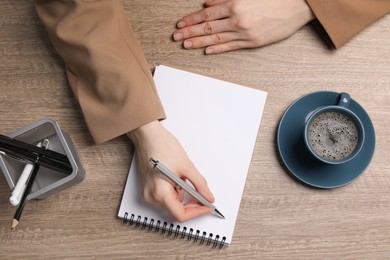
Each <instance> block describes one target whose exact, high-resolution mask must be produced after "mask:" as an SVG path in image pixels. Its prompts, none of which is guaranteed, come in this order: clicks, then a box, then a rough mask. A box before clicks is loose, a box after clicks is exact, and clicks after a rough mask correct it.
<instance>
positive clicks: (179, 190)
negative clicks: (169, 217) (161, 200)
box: [175, 186, 184, 202]
mask: <svg viewBox="0 0 390 260" xmlns="http://www.w3.org/2000/svg"><path fill="white" fill-rule="evenodd" d="M175 190H176V193H177V199H178V200H179V201H180V202H183V199H184V190H183V189H182V188H180V187H178V186H176V187H175Z"/></svg>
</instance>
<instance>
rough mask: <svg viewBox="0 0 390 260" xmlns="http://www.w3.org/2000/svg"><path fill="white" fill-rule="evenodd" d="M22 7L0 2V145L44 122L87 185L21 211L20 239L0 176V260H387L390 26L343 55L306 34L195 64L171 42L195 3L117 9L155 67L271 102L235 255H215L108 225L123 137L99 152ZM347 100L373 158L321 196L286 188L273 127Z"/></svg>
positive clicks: (366, 35) (199, 56)
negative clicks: (293, 110) (313, 104)
mask: <svg viewBox="0 0 390 260" xmlns="http://www.w3.org/2000/svg"><path fill="white" fill-rule="evenodd" d="M30 2H32V1H22V0H14V1H11V0H5V1H1V2H0V51H1V55H0V86H1V91H0V100H1V102H0V122H1V123H0V133H3V134H6V133H9V132H12V131H15V130H16V129H19V128H21V127H23V126H26V125H28V124H30V123H32V122H33V121H36V120H38V119H41V118H43V117H51V118H54V119H55V120H56V121H57V122H58V123H59V125H60V127H61V128H62V130H63V131H65V132H67V133H68V134H70V136H71V137H72V139H73V140H74V142H75V145H76V147H77V150H78V152H79V154H80V157H81V160H82V162H83V165H84V168H85V170H86V178H85V180H84V181H83V182H81V183H80V184H78V185H75V186H72V187H70V188H68V189H66V190H63V191H61V192H58V193H57V194H55V195H53V196H51V197H49V198H47V199H45V200H40V201H31V202H29V203H28V204H27V206H26V208H25V211H24V214H23V218H22V221H21V223H20V224H19V226H18V227H17V230H16V231H15V232H11V230H10V225H11V219H12V217H13V214H14V211H15V208H14V207H12V206H11V205H10V204H9V203H8V198H9V195H10V190H9V188H8V185H7V183H6V181H5V179H4V178H3V177H2V176H0V258H2V259H18V258H22V257H24V258H25V257H28V258H39V259H43V258H50V259H54V258H55V259H56V258H71V259H79V258H104V259H105V258H113V259H114V258H131V259H133V258H147V259H152V258H157V257H158V258H160V259H198V258H200V259H203V258H204V259H206V258H209V259H211V258H213V259H225V258H227V257H231V258H234V259H251V258H256V259H319V258H322V259H388V258H389V257H390V164H389V147H390V120H389V117H390V91H389V88H390V30H389V28H390V16H387V17H385V18H383V19H381V20H379V21H378V22H376V23H375V24H373V25H372V26H370V27H369V28H368V29H366V30H365V31H364V32H362V33H361V34H359V35H358V36H357V37H355V38H354V39H353V40H352V41H350V42H349V43H348V44H347V45H345V46H344V47H342V48H341V49H339V50H337V51H334V50H332V49H329V48H328V47H327V46H326V45H325V44H324V43H323V41H322V39H321V38H320V37H319V36H318V35H317V33H316V31H315V30H314V29H313V28H311V27H310V26H306V27H304V28H303V29H301V30H300V31H298V32H297V33H296V34H295V35H293V36H292V37H290V38H289V39H287V40H285V41H282V42H280V43H277V44H273V45H271V46H267V47H264V48H260V49H254V50H241V51H236V52H231V53H226V54H221V55H216V56H205V55H204V54H203V51H202V50H191V51H188V50H184V49H182V48H181V46H180V44H178V43H174V42H172V40H171V33H172V32H173V31H174V26H175V21H177V19H178V18H179V17H182V16H183V15H185V14H187V13H189V12H191V11H193V10H196V9H199V8H200V7H201V3H202V1H201V0H197V1H184V0H176V1H149V0H133V1H130V0H128V1H125V9H126V12H127V15H128V17H129V19H130V20H131V21H133V27H134V30H135V31H136V32H137V35H138V37H139V40H140V42H141V45H142V47H143V49H144V50H145V54H146V56H147V59H148V61H149V62H150V65H151V67H154V66H155V65H156V64H173V65H177V66H182V67H186V68H191V69H193V70H194V71H197V72H201V73H206V74H210V75H212V76H215V77H218V78H223V79H226V80H231V81H235V82H239V83H241V84H244V85H248V86H252V87H258V88H261V89H264V90H266V91H268V93H269V96H268V99H267V103H266V108H265V111H264V115H263V119H262V122H261V127H260V133H259V136H258V139H257V143H256V148H255V151H254V154H253V158H252V163H251V167H250V171H249V174H248V179H247V182H246V186H245V191H244V195H243V198H242V202H241V208H240V212H239V216H238V220H237V223H236V227H235V233H234V237H233V241H232V244H231V245H230V246H229V247H227V248H224V249H222V250H215V249H212V248H209V247H205V246H200V245H198V244H194V243H192V242H190V243H188V242H186V241H182V240H180V239H174V238H169V237H164V235H161V234H154V233H150V232H145V231H142V230H140V229H134V228H132V227H129V226H126V225H124V224H123V223H122V221H120V220H119V219H118V218H117V217H116V214H117V211H118V207H119V202H120V199H121V196H122V191H123V187H124V183H125V180H126V176H127V172H128V168H129V165H130V159H131V156H132V153H133V146H132V145H131V143H130V142H129V141H128V139H126V138H125V137H120V138H117V139H115V140H112V141H109V142H107V143H105V144H103V145H99V146H95V145H94V144H93V142H92V139H91V136H90V134H89V133H88V130H87V128H86V125H85V123H84V121H83V117H82V115H81V112H80V108H79V106H78V103H77V102H76V100H75V98H74V97H73V96H72V93H71V92H70V90H69V88H68V85H67V81H66V76H65V74H64V69H63V63H62V61H61V59H60V58H59V56H58V55H57V54H56V52H55V50H54V49H53V48H52V46H51V44H50V42H49V39H48V37H47V34H46V32H45V30H44V28H43V26H42V25H41V23H40V21H39V20H38V18H37V16H36V14H35V10H34V9H33V5H32V3H30ZM319 90H329V91H337V92H341V91H345V92H349V93H350V94H351V96H352V97H353V98H354V99H355V100H356V101H357V102H359V104H360V105H362V106H363V107H364V108H365V110H366V111H367V112H368V114H369V115H370V117H371V119H372V122H373V124H374V126H375V131H376V149H375V154H374V158H373V160H372V161H371V164H370V165H369V167H368V168H367V170H366V171H365V172H364V174H363V175H362V176H361V177H360V178H358V179H357V180H356V181H354V182H353V183H351V184H349V185H347V186H344V187H342V188H337V189H330V190H322V189H315V188H311V187H309V186H306V185H303V184H302V183H301V182H298V181H296V180H295V179H293V178H292V177H291V176H290V175H289V174H288V172H287V170H286V168H285V167H284V166H283V164H282V161H281V159H280V157H279V154H278V150H277V146H276V131H277V127H278V124H279V120H280V118H281V116H282V115H283V113H284V111H285V110H286V109H287V108H288V106H289V105H290V104H291V103H292V102H293V101H294V100H296V99H297V98H299V97H301V96H302V95H305V94H307V93H310V92H313V91H319Z"/></svg>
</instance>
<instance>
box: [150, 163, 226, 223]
mask: <svg viewBox="0 0 390 260" xmlns="http://www.w3.org/2000/svg"><path fill="white" fill-rule="evenodd" d="M149 162H150V163H151V164H152V166H153V169H155V170H156V171H158V172H159V173H161V174H163V175H164V176H165V177H167V178H168V179H169V180H170V181H172V182H174V183H175V184H176V185H177V186H179V187H180V188H183V189H184V190H185V191H186V192H188V193H189V194H190V195H191V196H193V197H194V198H195V199H197V200H198V201H199V202H200V203H202V204H203V205H205V206H207V207H209V208H211V209H212V210H213V211H212V213H213V214H214V215H216V216H218V217H220V218H225V217H224V216H223V215H222V213H221V212H220V211H219V210H218V209H217V208H216V207H215V206H214V205H213V204H212V203H210V202H208V201H207V200H206V198H205V197H203V196H202V195H201V194H200V193H198V192H197V191H196V190H195V189H194V188H192V187H191V186H190V185H188V184H187V183H186V182H185V181H183V180H182V179H181V178H179V177H178V176H177V175H176V174H174V173H173V172H171V171H170V170H169V169H168V168H167V167H165V166H164V165H163V164H162V163H160V162H159V161H157V160H155V159H153V158H150V159H149Z"/></svg>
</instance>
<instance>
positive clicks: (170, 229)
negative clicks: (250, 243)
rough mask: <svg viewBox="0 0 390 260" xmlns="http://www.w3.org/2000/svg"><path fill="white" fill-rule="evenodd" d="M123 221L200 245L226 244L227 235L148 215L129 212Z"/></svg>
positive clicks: (218, 245)
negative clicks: (156, 218) (142, 215)
mask: <svg viewBox="0 0 390 260" xmlns="http://www.w3.org/2000/svg"><path fill="white" fill-rule="evenodd" d="M123 223H124V224H127V223H128V224H129V225H130V226H134V227H136V228H141V229H146V228H147V230H148V231H150V232H155V233H159V232H160V233H161V234H163V235H165V234H166V235H167V236H171V237H177V238H180V239H185V238H186V239H187V241H191V240H192V241H193V242H194V243H199V244H200V245H206V246H212V247H214V248H216V247H219V248H222V247H223V246H224V245H226V237H220V236H219V235H216V236H214V234H212V233H209V234H208V233H207V232H201V231H200V230H195V229H193V228H189V229H188V228H187V227H186V226H180V225H176V226H175V224H173V223H168V222H161V221H160V220H154V219H148V218H147V217H141V216H139V215H138V216H135V215H134V214H131V215H129V214H128V213H127V212H126V213H125V215H124V216H123Z"/></svg>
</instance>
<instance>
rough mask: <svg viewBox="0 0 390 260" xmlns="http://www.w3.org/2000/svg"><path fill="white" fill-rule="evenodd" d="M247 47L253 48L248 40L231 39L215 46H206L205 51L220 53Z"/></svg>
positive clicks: (207, 52)
mask: <svg viewBox="0 0 390 260" xmlns="http://www.w3.org/2000/svg"><path fill="white" fill-rule="evenodd" d="M245 48H253V46H252V45H250V44H249V42H247V41H241V40H240V41H231V42H226V43H222V44H218V45H214V46H209V47H207V48H206V50H205V53H206V54H218V53H223V52H228V51H234V50H239V49H245Z"/></svg>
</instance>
